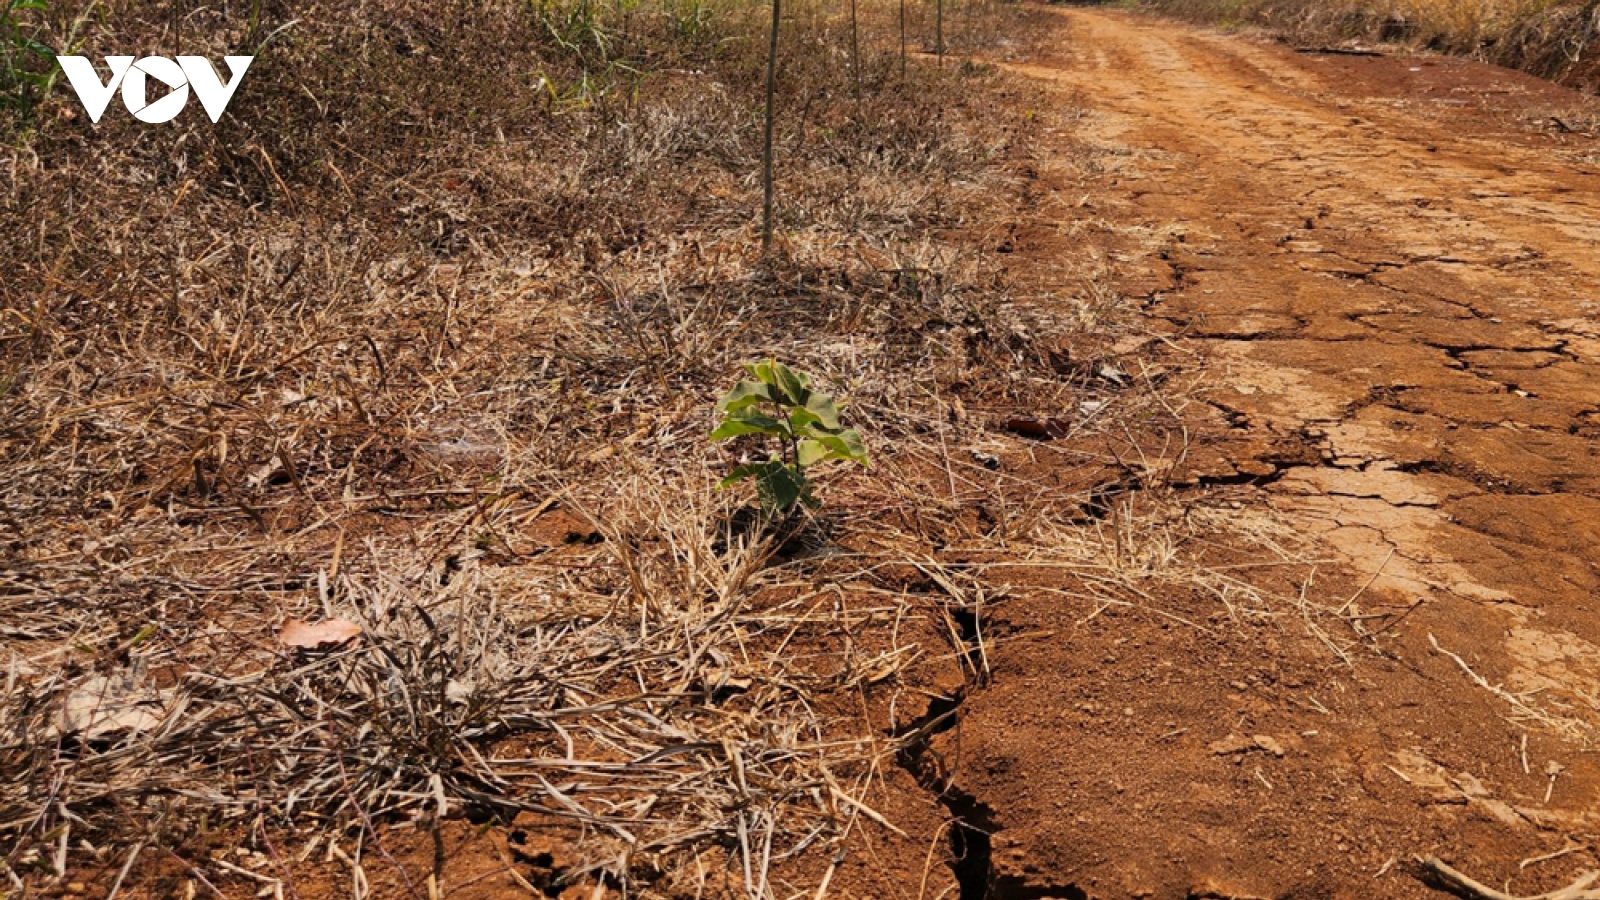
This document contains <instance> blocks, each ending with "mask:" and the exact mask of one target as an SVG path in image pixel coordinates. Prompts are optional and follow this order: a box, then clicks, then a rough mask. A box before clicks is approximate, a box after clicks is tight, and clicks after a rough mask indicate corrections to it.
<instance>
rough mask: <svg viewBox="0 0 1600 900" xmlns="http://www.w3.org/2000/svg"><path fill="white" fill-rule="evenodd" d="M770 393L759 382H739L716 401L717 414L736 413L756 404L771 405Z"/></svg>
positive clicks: (769, 390)
mask: <svg viewBox="0 0 1600 900" xmlns="http://www.w3.org/2000/svg"><path fill="white" fill-rule="evenodd" d="M771 402H774V401H773V397H772V391H771V389H770V388H768V387H767V386H766V385H764V384H762V383H761V382H759V381H741V382H739V383H738V384H737V385H735V386H734V388H733V390H731V391H729V392H728V393H727V394H725V395H724V396H723V398H722V399H721V400H718V401H717V412H724V413H726V412H738V411H739V410H741V409H748V408H749V407H751V406H754V405H756V404H758V403H771Z"/></svg>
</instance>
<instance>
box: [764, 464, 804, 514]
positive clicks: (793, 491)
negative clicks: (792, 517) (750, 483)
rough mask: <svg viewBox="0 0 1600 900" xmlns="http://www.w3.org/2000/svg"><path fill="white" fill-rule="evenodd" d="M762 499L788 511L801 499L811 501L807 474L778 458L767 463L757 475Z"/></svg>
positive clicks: (778, 508)
mask: <svg viewBox="0 0 1600 900" xmlns="http://www.w3.org/2000/svg"><path fill="white" fill-rule="evenodd" d="M756 483H757V485H758V486H759V487H760V490H761V494H762V499H763V500H764V501H765V502H766V503H767V505H768V506H770V507H772V508H773V509H777V510H781V511H784V512H787V511H789V510H791V509H793V508H794V505H795V504H796V503H799V502H800V501H801V500H804V501H806V502H807V503H810V502H811V485H810V484H809V483H807V482H806V479H805V476H804V475H801V474H800V473H798V472H796V471H794V470H793V469H791V468H789V467H788V466H786V465H784V464H783V463H781V462H778V461H777V460H773V461H772V462H769V463H767V464H766V465H765V466H763V467H762V469H761V471H760V472H759V473H757V475H756Z"/></svg>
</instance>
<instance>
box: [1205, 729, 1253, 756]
mask: <svg viewBox="0 0 1600 900" xmlns="http://www.w3.org/2000/svg"><path fill="white" fill-rule="evenodd" d="M1206 749H1207V750H1210V751H1211V752H1212V753H1214V754H1216V755H1217V756H1232V755H1233V754H1235V753H1247V752H1249V751H1251V750H1256V749H1258V747H1257V746H1256V742H1255V741H1252V740H1251V739H1249V738H1247V737H1245V736H1244V735H1242V734H1230V735H1228V736H1227V737H1225V738H1223V739H1222V740H1220V741H1212V742H1211V743H1209V744H1207V745H1206Z"/></svg>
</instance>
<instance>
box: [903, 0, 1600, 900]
mask: <svg viewBox="0 0 1600 900" xmlns="http://www.w3.org/2000/svg"><path fill="white" fill-rule="evenodd" d="M1058 12H1059V19H1060V35H1059V39H1058V41H1057V42H1056V48H1057V49H1056V50H1055V51H1054V53H1053V54H1052V55H1051V56H1050V57H1049V58H1046V59H1042V60H1037V61H1031V62H1030V63H1028V64H1016V65H1013V66H1012V67H1013V68H1014V69H1016V70H1017V71H1020V72H1023V73H1024V74H1027V75H1029V76H1032V77H1034V78H1037V79H1039V80H1040V81H1042V82H1043V83H1045V84H1047V85H1048V86H1050V87H1051V88H1052V89H1053V90H1055V91H1057V92H1058V93H1059V96H1061V97H1062V101H1063V103H1069V102H1070V103H1074V104H1077V105H1079V106H1081V107H1082V108H1083V110H1084V117H1083V120H1082V122H1081V123H1080V134H1079V135H1078V137H1079V138H1080V139H1083V140H1086V141H1087V142H1088V144H1089V150H1088V152H1089V153H1090V154H1091V155H1092V156H1093V158H1095V159H1097V160H1098V161H1099V164H1098V165H1093V166H1085V165H1083V160H1082V159H1081V158H1079V159H1077V160H1074V159H1072V158H1071V155H1072V154H1073V153H1074V152H1075V151H1074V150H1073V149H1072V148H1069V147H1066V146H1063V147H1062V148H1060V155H1059V157H1058V158H1056V159H1053V160H1052V159H1046V160H1042V161H1041V163H1040V169H1041V171H1042V172H1043V174H1044V178H1045V180H1046V181H1047V182H1049V183H1050V184H1051V187H1052V189H1053V190H1054V191H1055V192H1057V193H1058V194H1060V195H1062V196H1070V197H1078V196H1082V197H1083V200H1082V201H1081V203H1080V204H1078V207H1079V208H1078V210H1077V212H1076V214H1075V215H1077V217H1078V224H1079V225H1081V224H1082V223H1083V222H1086V221H1091V220H1096V221H1099V222H1101V223H1103V224H1104V230H1105V231H1106V232H1107V233H1114V234H1117V235H1120V236H1121V238H1122V243H1121V245H1120V248H1119V250H1120V257H1121V265H1120V266H1119V271H1120V272H1121V273H1122V287H1123V289H1124V291H1125V292H1126V293H1129V294H1132V295H1136V296H1142V297H1143V298H1144V299H1145V301H1146V302H1145V306H1146V314H1147V315H1148V316H1149V317H1151V319H1152V320H1153V321H1154V322H1157V323H1163V327H1164V329H1165V330H1166V331H1167V332H1168V333H1169V334H1170V336H1171V339H1172V340H1173V342H1174V346H1175V347H1177V348H1178V349H1179V350H1180V351H1182V352H1192V353H1194V354H1196V355H1197V357H1198V358H1199V359H1200V360H1202V361H1201V362H1200V363H1199V365H1200V366H1201V367H1202V371H1203V372H1204V373H1205V380H1206V381H1207V383H1209V384H1210V385H1211V388H1210V390H1209V391H1208V392H1207V393H1206V394H1205V401H1206V412H1205V413H1204V414H1197V415H1196V416H1195V417H1194V418H1195V420H1196V422H1195V426H1194V428H1195V431H1194V435H1195V438H1196V450H1195V452H1194V454H1193V457H1192V458H1193V460H1194V462H1193V464H1192V466H1191V468H1192V469H1193V471H1191V472H1190V473H1189V474H1188V477H1187V478H1186V479H1180V480H1186V481H1187V482H1188V483H1190V484H1192V485H1195V487H1193V488H1191V490H1193V491H1195V492H1196V493H1197V494H1199V493H1205V492H1206V491H1208V490H1209V491H1211V492H1216V491H1223V490H1226V491H1229V492H1231V494H1232V495H1233V496H1235V497H1236V498H1237V499H1239V500H1240V501H1241V506H1240V509H1239V511H1238V516H1239V520H1240V521H1241V522H1248V521H1250V520H1252V519H1254V518H1257V517H1259V518H1260V519H1261V520H1262V521H1267V520H1269V519H1270V520H1272V521H1276V522H1279V523H1288V524H1289V525H1290V527H1291V528H1292V529H1294V530H1295V531H1297V532H1298V533H1300V534H1301V535H1304V536H1310V537H1311V538H1312V539H1313V540H1314V542H1315V545H1316V547H1317V548H1318V550H1317V553H1316V554H1315V556H1317V557H1318V558H1319V559H1320V560H1321V565H1320V566H1319V568H1320V570H1321V571H1320V572H1319V574H1318V575H1317V576H1316V577H1315V578H1312V579H1309V580H1307V581H1305V582H1304V583H1303V587H1304V590H1305V596H1306V597H1307V598H1308V601H1309V602H1313V603H1315V604H1317V605H1319V606H1320V607H1322V608H1328V607H1332V608H1335V609H1340V610H1343V611H1344V613H1345V614H1346V616H1347V619H1348V620H1349V621H1350V622H1351V623H1352V624H1353V625H1354V626H1358V627H1361V628H1362V629H1363V630H1364V631H1365V632H1366V633H1367V634H1368V635H1370V637H1369V639H1368V640H1364V641H1362V642H1361V645H1360V648H1359V649H1357V650H1356V651H1354V652H1350V653H1349V654H1348V656H1349V659H1348V661H1347V660H1345V659H1341V658H1340V654H1339V652H1336V651H1335V650H1334V649H1332V648H1331V647H1330V646H1327V645H1324V644H1323V643H1322V642H1321V641H1319V640H1317V639H1315V638H1314V637H1313V636H1307V637H1305V638H1304V639H1303V640H1302V639H1300V638H1299V637H1298V636H1296V635H1295V634H1294V632H1295V630H1296V629H1294V628H1292V627H1281V626H1282V623H1279V625H1277V626H1273V627H1260V628H1255V629H1252V628H1250V627H1240V626H1238V625H1236V624H1232V623H1229V622H1228V621H1227V617H1223V619H1221V620H1220V621H1219V620H1217V619H1215V618H1213V619H1201V620H1199V621H1193V620H1191V622H1190V624H1180V623H1178V622H1176V621H1174V619H1173V618H1172V617H1170V616H1169V617H1162V616H1155V615H1149V614H1146V613H1139V612H1136V611H1130V610H1116V609H1112V610H1108V611H1106V612H1105V613H1104V614H1103V615H1099V616H1096V617H1093V618H1092V619H1088V620H1086V617H1085V616H1084V613H1083V610H1082V609H1081V608H1066V607H1065V606H1064V605H1063V604H1062V603H1060V602H1059V600H1058V599H1052V598H1050V597H1048V596H1043V595H1041V596H1040V597H1037V598H1029V597H1027V596H1021V597H1019V598H1018V599H1017V600H1016V601H1014V602H1012V603H1010V604H1008V605H1006V606H1004V607H1002V608H1001V609H1000V611H999V612H998V615H999V616H1001V617H1002V618H1003V621H1000V622H996V623H995V624H994V625H993V627H994V628H996V629H999V630H1001V631H1005V630H1010V631H1011V632H1013V633H1016V634H1018V635H1022V637H1019V638H1018V639H1016V640H1013V641H1010V642H1006V643H1003V644H1002V645H1001V646H1000V647H999V648H998V649H997V650H996V651H995V652H994V654H993V659H992V662H993V665H994V677H993V680H992V683H991V684H989V685H988V686H987V687H986V688H984V689H983V690H981V691H978V692H975V693H974V694H973V695H972V696H970V697H969V698H968V699H967V700H966V702H965V704H964V706H963V709H962V715H961V722H960V725H959V727H958V728H956V729H953V730H951V731H949V732H946V733H944V734H942V735H940V736H939V737H938V738H936V739H935V741H934V747H933V752H934V754H935V755H936V756H937V757H938V759H939V761H940V765H942V766H943V767H944V770H945V771H946V773H947V776H946V777H948V779H949V782H950V784H951V785H952V792H951V794H950V796H953V797H956V798H957V800H958V805H959V806H960V808H959V809H957V810H956V811H957V812H958V813H959V814H962V815H964V817H965V820H966V822H967V823H968V824H969V825H970V826H972V828H971V829H967V830H968V831H969V833H971V834H973V835H975V836H974V837H972V838H969V839H968V840H967V842H966V847H965V848H962V847H959V846H958V847H957V849H958V850H961V849H966V850H969V851H973V852H975V853H977V854H978V855H979V856H981V857H982V858H981V859H978V860H976V861H973V862H970V864H969V866H968V868H967V870H966V871H965V872H964V873H963V874H964V876H965V877H964V881H965V884H963V886H962V887H961V888H960V889H959V894H960V896H961V897H963V898H978V897H984V896H987V897H991V898H1072V897H1094V898H1124V897H1152V898H1181V897H1227V898H1246V897H1249V898H1279V897H1285V898H1287V897H1296V898H1299V897H1351V898H1356V897H1426V896H1441V895H1440V894H1438V893H1437V892H1436V890H1435V889H1434V888H1433V887H1430V886H1428V885H1427V884H1425V883H1424V881H1423V879H1422V878H1420V877H1419V875H1420V874H1421V872H1420V870H1419V867H1418V866H1417V865H1416V864H1415V863H1414V861H1413V858H1414V856H1416V855H1419V854H1422V855H1426V854H1433V855H1436V856H1437V857H1439V858H1441V859H1443V860H1445V861H1446V862H1448V863H1449V864H1451V865H1453V866H1455V867H1456V868H1457V869H1460V870H1462V871H1465V872H1467V873H1468V874H1471V875H1473V876H1475V877H1476V878H1478V879H1479V880H1480V881H1483V882H1486V883H1488V884H1491V885H1494V886H1495V887H1496V888H1503V889H1506V890H1508V891H1509V892H1510V893H1512V894H1514V895H1531V894H1538V893H1540V892H1543V891H1547V890H1551V889H1554V888H1558V887H1561V886H1563V885H1566V884H1568V883H1569V882H1571V881H1573V880H1574V878H1575V877H1576V875H1577V874H1579V873H1581V872H1582V871H1584V870H1585V869H1589V868H1594V867H1595V866H1596V863H1597V856H1596V852H1595V850H1596V848H1595V843H1594V840H1595V837H1594V836H1595V834H1596V833H1597V832H1600V806H1597V799H1600V759H1596V757H1595V756H1594V755H1593V753H1592V752H1591V751H1592V749H1593V746H1594V735H1595V730H1594V729H1595V726H1596V725H1597V724H1600V646H1597V645H1600V609H1597V601H1596V598H1595V592H1596V589H1597V588H1600V568H1597V563H1600V453H1597V450H1600V444H1597V442H1596V435H1597V434H1600V419H1597V415H1600V322H1597V321H1596V319H1595V316H1594V312H1595V305H1596V303H1597V302H1600V254H1597V252H1596V251H1597V250H1600V143H1597V142H1596V141H1595V139H1594V138H1593V137H1592V136H1590V135H1585V134H1582V133H1576V132H1577V131H1578V129H1575V128H1572V127H1570V123H1571V122H1575V121H1583V120H1584V118H1583V117H1584V116H1586V115H1587V116H1588V117H1589V118H1588V121H1593V116H1594V111H1593V110H1594V108H1593V106H1592V105H1591V104H1590V103H1589V102H1588V101H1587V100H1586V99H1585V98H1583V97H1581V96H1580V95H1578V94H1575V93H1571V92H1568V91H1566V90H1564V89H1561V88H1557V87H1554V86H1552V85H1549V84H1547V83H1544V82H1541V81H1538V80H1536V79H1533V78H1530V77H1526V76H1523V75H1519V74H1517V73H1513V72H1509V71H1506V70H1502V69H1496V68H1492V67H1488V66H1484V65H1479V64H1475V63H1471V62H1466V61H1461V60H1451V59H1437V58H1415V59H1398V58H1369V57H1359V56H1346V55H1332V54H1312V53H1297V52H1294V50H1292V49H1291V48H1287V47H1282V46H1278V45H1273V44H1268V43H1265V42H1258V41H1254V40H1250V39H1247V38H1240V37H1234V36H1226V35H1221V34H1217V33H1212V32H1205V31H1200V30H1195V29H1191V28H1187V27H1184V26H1181V25H1177V24H1173V23H1170V22H1166V21H1160V20H1155V19H1150V18H1144V17H1140V16H1137V15H1133V14H1127V13H1123V12H1118V11H1105V10H1097V9H1082V8H1078V9H1062V10H1059V11H1058ZM1557 120H1559V122H1558V121H1557ZM1076 152H1078V153H1079V154H1081V153H1083V152H1084V151H1083V150H1081V149H1080V150H1078V151H1076ZM1069 224H1071V223H1063V225H1062V228H1061V231H1062V233H1063V234H1065V233H1066V232H1067V231H1068V227H1069ZM1072 233H1073V234H1078V233H1079V232H1078V231H1073V232H1072ZM1046 243H1050V242H1046ZM1071 245H1072V242H1071V241H1068V240H1066V239H1064V238H1063V239H1059V240H1057V241H1055V242H1053V246H1055V247H1058V248H1064V247H1070V246H1071ZM1208 485H1209V486H1210V487H1208ZM1221 485H1232V486H1228V487H1222V486H1221ZM1329 576H1332V579H1331V580H1330V578H1329ZM1293 577H1295V578H1301V579H1304V578H1306V571H1305V570H1304V569H1301V570H1298V571H1297V572H1296V573H1295V575H1294V576H1293ZM1283 578H1284V580H1286V581H1287V580H1289V578H1290V576H1289V575H1288V574H1287V573H1286V574H1285V575H1284V576H1283ZM1285 587H1288V588H1289V589H1290V590H1293V585H1285ZM1214 606H1215V604H1214V603H1213V604H1212V607H1213V608H1214ZM1165 609H1166V611H1167V612H1169V613H1173V614H1176V615H1178V616H1183V615H1184V614H1185V613H1191V614H1192V615H1197V616H1206V615H1207V612H1206V608H1205V607H1203V606H1202V605H1200V604H1196V605H1195V606H1194V607H1193V610H1192V611H1191V610H1189V609H1185V608H1184V606H1183V603H1182V600H1181V598H1180V599H1178V600H1175V601H1172V602H1170V603H1169V604H1168V605H1167V606H1166V607H1165ZM1211 626H1215V627H1211ZM1026 635H1035V636H1034V637H1027V636H1026ZM952 808H955V807H954V806H953V807H952ZM977 829H982V831H983V832H984V834H977V833H976V830H977ZM978 869H981V870H983V871H981V872H980V871H976V870H978ZM906 896H916V892H915V891H911V892H909V893H907V894H906Z"/></svg>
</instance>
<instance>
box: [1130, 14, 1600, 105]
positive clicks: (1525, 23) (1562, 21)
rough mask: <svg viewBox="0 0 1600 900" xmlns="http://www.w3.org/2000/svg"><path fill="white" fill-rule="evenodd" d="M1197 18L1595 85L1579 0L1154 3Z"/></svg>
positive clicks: (1597, 26)
mask: <svg viewBox="0 0 1600 900" xmlns="http://www.w3.org/2000/svg"><path fill="white" fill-rule="evenodd" d="M1151 5H1153V6H1155V7H1157V8H1160V9H1162V10H1164V11H1169V12H1173V13H1176V14H1179V15H1182V16H1185V17H1188V18H1193V19H1196V20H1200V21H1211V22H1217V21H1220V22H1224V23H1228V24H1251V25H1261V26H1265V27H1268V28H1272V29H1275V30H1279V31H1282V32H1285V33H1287V34H1288V35H1289V36H1290V37H1291V38H1292V39H1294V40H1298V41H1302V42H1330V41H1332V42H1337V41H1347V40H1355V41H1365V42H1376V41H1392V42H1398V43H1404V44H1409V45H1412V46H1417V47H1426V48H1428V49H1430V50H1436V51H1439V52H1443V53H1456V54H1462V55H1468V56H1476V57H1478V58H1481V59H1485V60H1488V61H1490V62H1494V63H1497V64H1500V65H1505V66H1510V67H1512V68H1516V69H1522V70H1524V71H1527V72H1531V73H1533V74H1535V75H1539V76H1542V77H1545V78H1554V79H1563V80H1565V81H1567V82H1568V83H1571V84H1572V85H1573V86H1575V87H1579V88H1581V89H1584V90H1594V89H1595V88H1596V87H1597V86H1600V78H1597V77H1596V73H1595V72H1594V71H1593V66H1590V65H1588V64H1587V62H1588V57H1589V55H1590V52H1589V51H1590V50H1591V48H1592V47H1594V46H1595V45H1596V44H1597V42H1600V9H1597V8H1596V7H1595V5H1594V4H1593V3H1584V2H1577V0H1376V2H1367V0H1349V2H1338V3H1325V2H1310V0H1152V4H1151Z"/></svg>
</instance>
